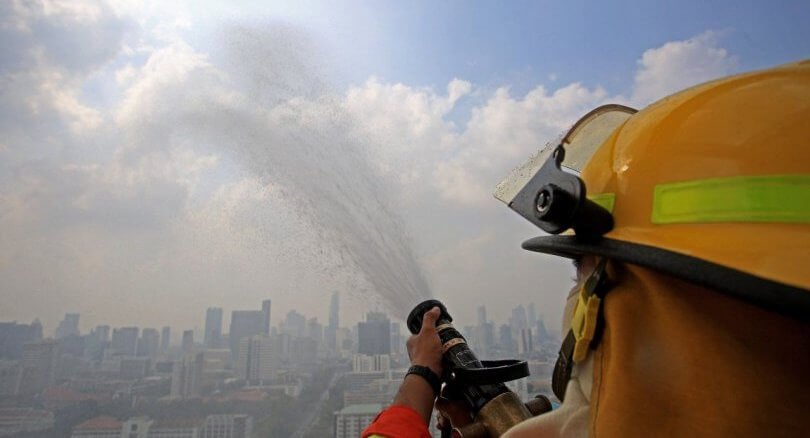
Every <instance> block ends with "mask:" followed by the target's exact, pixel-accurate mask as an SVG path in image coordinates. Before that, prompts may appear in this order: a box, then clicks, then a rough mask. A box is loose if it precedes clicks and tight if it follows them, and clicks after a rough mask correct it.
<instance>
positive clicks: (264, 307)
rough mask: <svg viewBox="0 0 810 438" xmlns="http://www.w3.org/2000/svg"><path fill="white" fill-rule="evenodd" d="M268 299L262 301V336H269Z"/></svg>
mask: <svg viewBox="0 0 810 438" xmlns="http://www.w3.org/2000/svg"><path fill="white" fill-rule="evenodd" d="M271 304H272V303H271V301H270V299H266V300H264V301H262V313H263V314H264V334H265V335H269V334H270V305H271Z"/></svg>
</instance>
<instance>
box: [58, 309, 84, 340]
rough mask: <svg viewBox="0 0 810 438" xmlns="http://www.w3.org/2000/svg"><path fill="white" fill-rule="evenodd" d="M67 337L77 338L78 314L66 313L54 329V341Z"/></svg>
mask: <svg viewBox="0 0 810 438" xmlns="http://www.w3.org/2000/svg"><path fill="white" fill-rule="evenodd" d="M68 336H79V314H78V313H66V314H65V319H63V320H62V322H60V323H59V327H57V328H56V339H62V338H66V337H68Z"/></svg>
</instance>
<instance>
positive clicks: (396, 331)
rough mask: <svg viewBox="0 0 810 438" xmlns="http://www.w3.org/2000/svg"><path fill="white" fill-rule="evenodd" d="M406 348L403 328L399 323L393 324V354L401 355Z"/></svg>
mask: <svg viewBox="0 0 810 438" xmlns="http://www.w3.org/2000/svg"><path fill="white" fill-rule="evenodd" d="M404 347H405V341H404V339H402V327H401V326H400V325H399V323H398V322H392V323H391V353H401V352H402V350H403V348H404Z"/></svg>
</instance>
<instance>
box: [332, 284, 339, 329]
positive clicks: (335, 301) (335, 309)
mask: <svg viewBox="0 0 810 438" xmlns="http://www.w3.org/2000/svg"><path fill="white" fill-rule="evenodd" d="M339 317H340V293H339V292H338V291H334V292H332V299H331V300H330V302H329V327H332V328H338V327H339V326H340V320H339Z"/></svg>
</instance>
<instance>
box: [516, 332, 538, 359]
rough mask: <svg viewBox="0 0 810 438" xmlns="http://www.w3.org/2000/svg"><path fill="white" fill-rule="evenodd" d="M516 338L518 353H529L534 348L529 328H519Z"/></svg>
mask: <svg viewBox="0 0 810 438" xmlns="http://www.w3.org/2000/svg"><path fill="white" fill-rule="evenodd" d="M519 335H520V336H519V338H518V351H517V352H518V354H521V355H523V354H529V353H531V352H532V350H534V342H533V341H532V330H531V329H527V328H525V329H520V332H519Z"/></svg>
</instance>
